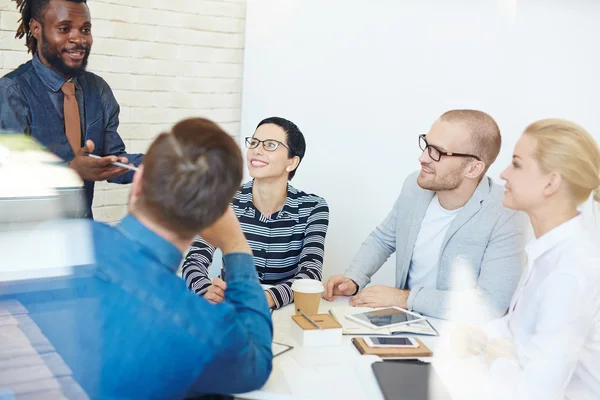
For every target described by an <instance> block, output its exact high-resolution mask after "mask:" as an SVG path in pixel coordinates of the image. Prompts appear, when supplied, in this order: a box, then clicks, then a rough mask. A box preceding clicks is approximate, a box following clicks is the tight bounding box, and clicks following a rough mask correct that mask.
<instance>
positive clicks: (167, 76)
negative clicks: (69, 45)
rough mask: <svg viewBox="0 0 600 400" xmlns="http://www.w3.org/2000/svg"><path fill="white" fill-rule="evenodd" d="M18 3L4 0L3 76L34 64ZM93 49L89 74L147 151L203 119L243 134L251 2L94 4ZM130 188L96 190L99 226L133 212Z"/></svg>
mask: <svg viewBox="0 0 600 400" xmlns="http://www.w3.org/2000/svg"><path fill="white" fill-rule="evenodd" d="M15 5H16V3H14V2H13V1H11V0H0V75H4V74H6V73H7V72H9V71H10V70H12V69H14V68H15V67H17V66H18V65H19V64H21V63H23V62H26V61H27V60H29V59H30V57H31V56H30V55H29V54H27V53H26V51H25V46H24V41H23V40H16V39H15V38H14V36H15V31H16V27H17V20H18V19H19V14H18V13H17V12H16V7H15ZM89 7H90V11H91V14H92V24H93V30H92V32H93V35H94V46H93V49H92V54H91V55H90V59H89V67H88V69H89V70H90V71H92V72H95V73H97V74H98V75H100V76H102V77H103V78H104V79H106V81H107V82H108V83H109V85H110V86H111V88H112V90H113V91H114V93H115V96H116V98H117V100H118V101H119V104H120V105H121V116H120V121H121V125H120V129H119V133H120V134H121V137H122V138H123V140H124V141H125V144H126V145H127V150H128V151H129V152H132V153H135V152H144V151H145V150H146V149H147V148H148V145H149V144H150V143H151V141H152V139H153V138H154V137H155V136H156V135H157V134H159V133H160V132H161V131H164V130H166V129H168V128H170V126H172V125H173V124H174V123H175V122H177V121H179V120H180V119H182V118H185V117H190V116H202V117H207V118H210V119H212V120H214V121H216V122H218V123H219V124H220V125H221V126H222V127H223V129H225V130H226V131H227V132H228V133H229V134H231V135H233V136H236V137H237V136H238V135H239V126H240V125H239V122H240V105H241V95H240V94H241V90H242V63H243V55H244V54H243V53H244V22H245V20H244V19H245V0H237V1H236V0H152V1H147V0H90V1H89ZM128 195H129V189H128V186H124V185H114V184H108V183H105V182H102V183H99V184H98V185H97V186H96V193H95V197H94V215H95V218H96V220H100V221H107V222H111V223H112V222H116V221H118V220H119V219H120V218H121V217H122V216H123V215H124V214H125V212H126V204H127V199H128Z"/></svg>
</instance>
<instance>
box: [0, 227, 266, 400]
mask: <svg viewBox="0 0 600 400" xmlns="http://www.w3.org/2000/svg"><path fill="white" fill-rule="evenodd" d="M82 222H83V221H82ZM89 224H90V227H91V232H92V237H93V241H94V246H95V249H96V250H95V257H96V262H95V264H94V265H91V266H82V267H77V268H76V269H75V271H77V273H76V274H75V275H73V276H70V277H69V278H61V279H57V280H48V279H45V280H43V281H38V282H26V283H20V284H16V283H12V284H2V283H0V285H2V286H3V287H0V305H2V304H3V302H4V304H6V302H7V300H10V301H13V302H14V301H15V300H16V301H17V302H19V303H20V306H22V307H23V308H24V309H26V310H27V313H28V318H30V320H32V321H33V322H34V324H35V325H34V326H33V327H27V326H23V327H22V328H23V330H24V331H26V332H25V333H26V334H27V336H28V337H29V340H30V341H31V343H34V344H37V350H38V353H40V355H41V353H44V352H49V351H54V350H55V351H56V353H58V355H59V356H60V357H61V358H62V360H64V362H65V363H66V365H67V366H68V367H69V369H70V370H71V373H72V379H74V380H75V381H76V382H77V383H78V384H79V385H80V387H81V388H83V390H84V391H85V392H86V393H87V394H88V396H89V397H90V398H92V399H116V398H119V399H150V398H152V399H176V398H183V397H184V396H195V395H200V394H207V393H241V392H247V391H251V390H255V389H258V388H260V387H261V386H262V385H263V384H264V382H265V381H266V380H267V378H268V376H269V374H270V372H271V368H272V352H271V341H272V323H271V315H270V312H269V308H268V305H267V301H266V298H265V294H264V292H263V290H262V288H261V286H260V284H259V282H258V278H257V276H256V269H255V266H254V261H253V258H252V256H251V255H249V254H242V253H235V254H229V255H226V256H225V257H224V263H225V265H224V266H225V268H226V269H227V297H226V300H225V301H224V302H223V303H220V304H216V305H213V304H210V303H208V302H207V301H206V300H204V298H202V297H201V296H198V295H196V294H195V293H192V292H190V291H189V290H187V288H186V285H185V282H184V281H183V280H182V279H180V278H179V277H178V276H177V275H176V274H175V271H176V269H177V268H178V266H179V263H180V262H181V259H182V254H181V252H180V251H179V250H178V249H177V248H176V247H174V246H173V245H172V244H171V243H169V242H167V241H166V240H164V239H162V238H161V237H159V236H158V235H156V234H155V233H154V232H152V231H150V230H149V229H148V228H146V227H145V226H144V225H143V224H142V223H140V222H139V221H138V220H137V219H136V218H134V217H133V216H130V215H129V216H126V217H125V218H124V219H123V221H122V222H121V223H119V224H118V225H117V226H116V227H111V226H109V225H105V224H101V223H96V222H93V221H90V222H89ZM2 293H4V294H2ZM0 308H1V307H0ZM0 314H1V313H0ZM24 325H25V324H24ZM40 333H41V334H42V335H43V337H44V338H46V339H47V342H49V345H48V344H46V345H44V344H43V340H41V339H40ZM64 369H65V368H62V370H61V371H53V373H54V374H55V375H57V374H63V375H64V374H65V372H64ZM69 378H71V377H69ZM63 381H64V380H63ZM9 389H10V387H9ZM63 389H64V388H63ZM63 392H66V390H63Z"/></svg>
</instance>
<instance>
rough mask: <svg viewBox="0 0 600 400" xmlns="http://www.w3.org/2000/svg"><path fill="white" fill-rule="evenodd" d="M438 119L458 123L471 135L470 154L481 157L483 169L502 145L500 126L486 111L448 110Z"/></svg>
mask: <svg viewBox="0 0 600 400" xmlns="http://www.w3.org/2000/svg"><path fill="white" fill-rule="evenodd" d="M440 121H444V122H450V123H460V124H464V126H465V127H466V128H467V129H468V130H469V133H470V135H471V138H470V139H471V141H470V142H471V148H470V149H468V150H467V151H469V152H470V153H471V154H474V155H476V156H477V157H479V158H481V160H482V161H483V162H484V163H485V171H487V170H488V169H489V167H490V166H491V165H492V164H493V163H494V161H496V158H497V157H498V154H499V153H500V147H501V146H502V136H501V135H500V128H498V124H497V123H496V121H494V119H493V118H492V117H491V116H490V115H489V114H487V113H484V112H483V111H479V110H450V111H446V112H445V113H444V114H442V116H441V117H440Z"/></svg>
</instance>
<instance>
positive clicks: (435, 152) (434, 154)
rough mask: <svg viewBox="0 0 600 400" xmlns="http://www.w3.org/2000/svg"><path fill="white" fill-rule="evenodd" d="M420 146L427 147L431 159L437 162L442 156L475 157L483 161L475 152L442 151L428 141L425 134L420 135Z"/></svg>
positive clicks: (423, 149)
mask: <svg viewBox="0 0 600 400" xmlns="http://www.w3.org/2000/svg"><path fill="white" fill-rule="evenodd" d="M419 147H420V148H421V150H422V151H425V150H426V149H427V152H428V153H429V157H431V159H432V160H433V161H436V162H437V161H440V159H441V158H442V156H448V157H473V158H475V159H476V160H477V161H481V158H479V157H477V156H475V155H473V154H464V153H451V152H447V151H442V150H440V149H438V148H437V147H435V146H432V145H430V144H429V143H427V139H425V135H419Z"/></svg>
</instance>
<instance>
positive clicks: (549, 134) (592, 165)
mask: <svg viewBox="0 0 600 400" xmlns="http://www.w3.org/2000/svg"><path fill="white" fill-rule="evenodd" d="M524 134H525V135H530V136H532V137H533V138H535V139H536V141H537V148H536V151H535V158H536V160H537V161H538V163H539V164H540V166H541V168H542V170H543V171H545V172H549V171H556V172H558V173H559V174H560V175H561V176H562V178H563V179H564V181H565V182H566V183H567V185H568V187H569V189H570V191H571V194H572V196H573V199H574V200H575V201H576V203H577V204H581V203H583V202H584V201H586V200H587V199H588V198H589V197H590V193H593V195H594V200H596V201H597V202H600V149H599V148H598V144H597V143H596V141H595V140H594V138H592V136H591V135H590V134H589V133H588V132H587V131H586V130H585V129H583V128H582V127H581V126H579V125H577V124H575V123H573V122H570V121H566V120H562V119H542V120H540V121H536V122H534V123H532V124H531V125H529V126H528V127H527V128H526V129H525V132H524Z"/></svg>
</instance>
